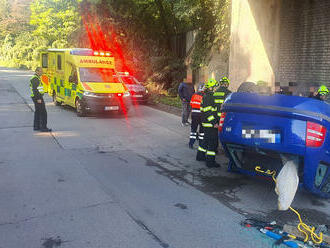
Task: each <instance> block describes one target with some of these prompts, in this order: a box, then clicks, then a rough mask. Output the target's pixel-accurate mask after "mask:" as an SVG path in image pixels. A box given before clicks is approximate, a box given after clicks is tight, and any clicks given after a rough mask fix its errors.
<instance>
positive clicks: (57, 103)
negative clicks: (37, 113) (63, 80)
mask: <svg viewBox="0 0 330 248" xmlns="http://www.w3.org/2000/svg"><path fill="white" fill-rule="evenodd" d="M53 103H54V104H55V106H60V105H61V102H58V101H56V92H55V91H54V93H53Z"/></svg>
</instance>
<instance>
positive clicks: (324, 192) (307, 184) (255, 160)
mask: <svg viewBox="0 0 330 248" xmlns="http://www.w3.org/2000/svg"><path fill="white" fill-rule="evenodd" d="M222 144H223V147H224V149H225V151H226V153H227V155H228V156H229V158H230V164H229V167H228V168H229V170H231V171H236V172H239V173H242V174H246V175H251V176H261V177H267V173H265V172H267V171H269V172H270V171H274V170H275V171H276V174H278V173H279V172H280V170H281V169H282V167H283V160H282V157H283V156H285V157H286V158H289V159H292V160H294V161H295V162H296V163H297V164H298V176H299V181H300V185H301V186H303V187H304V188H306V189H307V190H308V191H310V192H312V193H314V194H316V195H318V196H321V197H325V198H330V158H329V157H324V156H322V152H320V151H315V150H314V151H313V150H310V151H309V150H308V149H307V152H306V153H305V154H295V153H284V152H282V151H277V150H269V149H263V148H262V147H256V146H247V145H242V144H235V143H226V142H224V141H222Z"/></svg>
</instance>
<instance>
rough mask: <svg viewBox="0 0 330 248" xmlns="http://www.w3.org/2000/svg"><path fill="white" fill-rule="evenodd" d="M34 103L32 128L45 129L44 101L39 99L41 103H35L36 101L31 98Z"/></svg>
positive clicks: (45, 113)
mask: <svg viewBox="0 0 330 248" xmlns="http://www.w3.org/2000/svg"><path fill="white" fill-rule="evenodd" d="M32 100H33V103H34V109H35V111H34V122H33V128H34V129H45V128H47V111H46V106H45V102H44V99H43V98H41V103H38V102H37V99H35V98H34V97H32Z"/></svg>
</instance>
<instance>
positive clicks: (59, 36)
mask: <svg viewBox="0 0 330 248" xmlns="http://www.w3.org/2000/svg"><path fill="white" fill-rule="evenodd" d="M78 4H79V0H35V1H34V2H33V3H32V4H31V19H30V24H31V25H33V26H34V27H35V30H34V32H33V33H34V35H35V36H37V37H42V38H44V39H45V40H47V42H48V44H47V45H48V46H55V45H56V46H57V47H59V48H63V47H69V46H72V45H74V44H75V42H77V40H76V39H75V37H74V34H75V33H76V32H77V30H79V29H80V28H81V19H80V14H79V12H78V7H79V6H78Z"/></svg>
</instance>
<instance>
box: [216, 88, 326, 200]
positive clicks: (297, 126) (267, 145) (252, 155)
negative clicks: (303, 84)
mask: <svg viewBox="0 0 330 248" xmlns="http://www.w3.org/2000/svg"><path fill="white" fill-rule="evenodd" d="M221 111H222V116H221V120H220V127H219V138H220V142H221V143H222V145H223V147H224V150H225V152H226V154H227V156H228V157H229V160H230V162H229V165H228V169H229V171H236V172H240V173H243V174H249V175H252V176H256V175H260V176H265V174H264V173H263V172H267V171H276V172H277V174H278V173H279V172H280V170H281V168H282V167H283V165H284V162H283V157H286V158H289V159H291V160H294V161H296V164H297V173H298V176H299V182H300V183H299V186H300V187H304V188H305V189H307V190H308V191H310V192H312V193H314V194H317V195H319V196H321V197H326V198H330V104H329V102H326V101H320V100H316V99H312V98H307V97H299V96H288V95H281V94H274V95H260V94H257V93H241V92H237V93H232V94H231V95H230V96H228V98H227V99H226V100H225V102H224V104H223V105H222V109H221Z"/></svg>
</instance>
